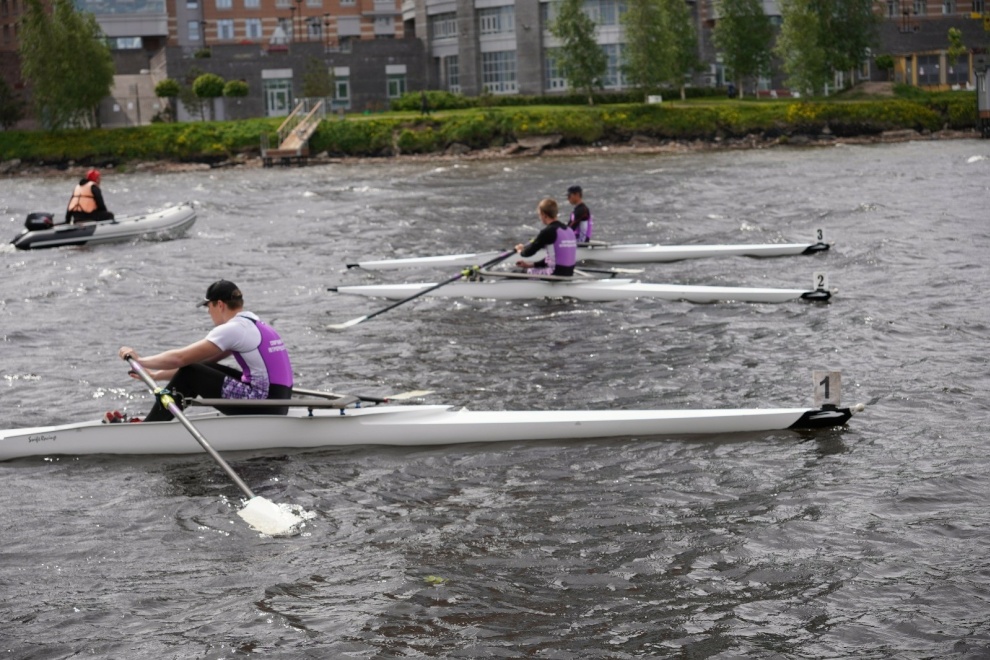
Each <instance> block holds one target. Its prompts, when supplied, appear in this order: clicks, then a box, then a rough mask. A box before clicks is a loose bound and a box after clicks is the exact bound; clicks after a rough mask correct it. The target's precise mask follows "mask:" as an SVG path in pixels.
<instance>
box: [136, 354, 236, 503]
mask: <svg viewBox="0 0 990 660" xmlns="http://www.w3.org/2000/svg"><path fill="white" fill-rule="evenodd" d="M124 359H125V360H127V363H128V364H129V365H130V367H131V371H133V372H134V373H136V374H137V375H138V378H140V379H141V380H143V381H144V384H145V385H147V386H148V389H149V390H151V393H152V394H154V395H155V398H157V399H158V401H159V402H160V403H161V404H162V406H164V407H165V408H166V409H167V410H168V411H169V412H170V413H172V415H173V416H174V417H175V418H176V419H178V420H179V421H180V422H181V423H182V425H183V426H185V427H186V430H187V431H189V433H190V434H191V435H192V437H193V438H195V439H196V442H198V443H199V444H200V446H201V447H202V448H203V449H204V450H205V451H206V453H207V454H209V455H210V458H212V459H213V460H214V461H216V463H217V465H219V466H220V467H221V468H223V471H224V472H226V473H227V476H228V477H230V479H231V481H233V482H234V483H235V484H237V487H238V488H240V489H241V492H243V493H244V494H245V495H247V497H248V499H249V500H251V499H254V493H253V492H251V489H250V488H248V485H247V484H246V483H244V480H243V479H241V478H240V477H239V476H238V475H237V473H236V472H234V469H233V468H232V467H230V466H229V465H227V461H225V460H223V458H222V457H221V456H220V454H218V453H217V452H216V450H215V449H213V447H211V446H210V443H208V442H207V441H206V438H204V437H203V435H202V434H201V433H200V432H199V431H197V430H196V427H195V426H193V425H192V422H190V421H189V419H188V418H187V417H186V415H185V413H183V412H182V408H180V407H179V404H177V403H176V402H175V399H173V398H172V395H171V394H170V393H169V392H168V391H167V390H165V389H164V388H161V387H158V384H157V383H155V379H154V378H152V377H151V375H149V374H148V372H147V371H145V370H144V367H142V366H141V363H140V362H138V361H137V360H136V359H135V358H134V356H133V355H125V356H124Z"/></svg>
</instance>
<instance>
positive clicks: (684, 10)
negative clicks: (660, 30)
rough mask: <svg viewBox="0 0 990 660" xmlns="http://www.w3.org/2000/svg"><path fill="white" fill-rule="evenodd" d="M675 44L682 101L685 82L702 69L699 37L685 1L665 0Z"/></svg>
mask: <svg viewBox="0 0 990 660" xmlns="http://www.w3.org/2000/svg"><path fill="white" fill-rule="evenodd" d="M665 2H666V5H667V15H668V16H669V24H670V26H671V32H672V35H671V41H672V42H673V43H674V72H675V74H676V75H677V80H676V81H675V82H676V83H677V86H678V87H680V89H681V99H682V100H683V99H684V98H685V97H686V94H685V91H684V82H685V80H686V79H687V78H688V76H689V75H690V74H692V73H694V72H695V71H698V70H700V69H701V59H700V58H699V57H698V35H697V33H696V32H695V30H694V23H693V22H692V20H691V9H690V7H688V3H686V2H684V0H665Z"/></svg>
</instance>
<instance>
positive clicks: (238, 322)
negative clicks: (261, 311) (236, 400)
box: [206, 312, 269, 382]
mask: <svg viewBox="0 0 990 660" xmlns="http://www.w3.org/2000/svg"><path fill="white" fill-rule="evenodd" d="M257 320H259V319H258V317H257V316H256V315H255V314H253V313H252V312H240V313H238V314H237V316H235V317H234V318H232V319H230V320H229V321H227V322H226V323H223V324H221V325H218V326H216V327H215V328H213V329H212V330H210V333H209V334H208V335H206V339H207V341H210V342H212V343H214V344H216V346H217V348H219V349H220V350H222V351H233V352H234V353H239V354H240V356H241V359H242V360H244V363H245V364H246V365H247V368H248V371H249V372H250V375H251V378H252V380H253V379H256V378H263V379H264V380H265V381H266V382H267V381H268V380H269V379H268V368H267V367H266V366H265V361H264V360H263V359H262V358H261V353H260V352H259V351H258V348H259V347H260V346H261V331H260V330H258V326H256V325H255V324H254V321H257Z"/></svg>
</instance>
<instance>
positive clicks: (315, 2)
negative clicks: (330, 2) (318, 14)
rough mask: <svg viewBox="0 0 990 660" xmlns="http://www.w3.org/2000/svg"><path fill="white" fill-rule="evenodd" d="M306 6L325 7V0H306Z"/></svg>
mask: <svg viewBox="0 0 990 660" xmlns="http://www.w3.org/2000/svg"><path fill="white" fill-rule="evenodd" d="M306 6H307V7H316V8H321V7H323V0H306Z"/></svg>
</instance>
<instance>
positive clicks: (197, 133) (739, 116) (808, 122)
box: [0, 92, 976, 166]
mask: <svg viewBox="0 0 990 660" xmlns="http://www.w3.org/2000/svg"><path fill="white" fill-rule="evenodd" d="M280 123H281V118H274V119H252V120H243V121H229V122H190V123H180V124H153V125H150V126H141V127H134V128H117V129H92V130H73V131H60V132H41V131H34V132H29V131H10V132H3V133H0V161H11V160H14V159H17V160H20V161H21V162H22V163H25V164H36V165H49V166H52V165H54V166H58V165H63V164H68V163H69V162H74V163H76V164H100V165H106V164H109V163H113V164H115V165H118V166H119V165H125V164H126V163H128V162H133V161H142V160H172V161H177V162H209V163H212V162H220V161H225V160H227V159H230V158H233V157H237V156H239V155H258V154H259V152H260V141H261V135H262V134H263V133H267V134H268V136H269V140H270V141H271V143H272V144H273V145H274V144H275V143H276V142H277V135H276V131H277V128H278V126H279V124H280ZM975 125H976V100H975V95H974V94H973V93H972V92H969V93H967V92H956V93H944V94H933V95H920V96H917V95H916V97H915V98H882V99H857V100H841V99H829V100H823V101H803V100H796V99H795V100H758V101H757V100H729V99H713V98H701V99H693V100H688V101H683V102H682V101H676V102H666V101H665V102H664V103H662V104H654V105H647V104H643V103H612V104H603V105H596V106H590V107H589V106H579V105H569V106H563V105H527V106H484V107H471V108H460V109H449V110H438V111H436V112H433V113H431V114H429V115H421V114H419V113H418V112H417V111H396V112H389V113H382V114H376V115H348V116H346V117H345V118H343V119H340V118H336V117H334V118H328V119H326V120H324V121H323V123H322V124H321V125H320V127H319V129H318V130H317V132H316V133H315V134H314V135H313V137H312V139H311V140H310V151H311V153H313V154H318V153H323V152H326V153H328V154H329V155H330V156H340V157H347V156H363V157H368V156H371V157H375V156H392V155H396V154H400V153H401V154H429V153H441V152H443V151H445V150H447V149H448V148H449V147H450V146H451V145H454V144H457V145H463V147H466V148H469V149H485V148H490V147H498V146H503V145H507V144H511V143H513V142H515V141H516V140H518V139H520V138H524V137H528V136H539V135H555V136H560V138H561V139H560V143H559V144H561V145H564V146H567V145H590V144H594V143H603V142H604V143H623V142H627V141H629V140H631V139H633V138H635V137H637V136H639V137H646V138H650V139H654V140H678V141H683V140H702V141H705V140H716V139H732V138H745V137H747V136H755V137H758V138H762V139H779V140H781V141H786V140H788V139H790V138H794V137H797V136H810V137H817V136H819V135H821V134H822V133H829V134H831V135H833V136H836V137H853V136H869V135H876V134H880V133H883V132H885V131H894V130H904V129H910V130H915V131H938V130H941V129H945V128H948V129H955V130H966V129H971V128H973V127H975Z"/></svg>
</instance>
